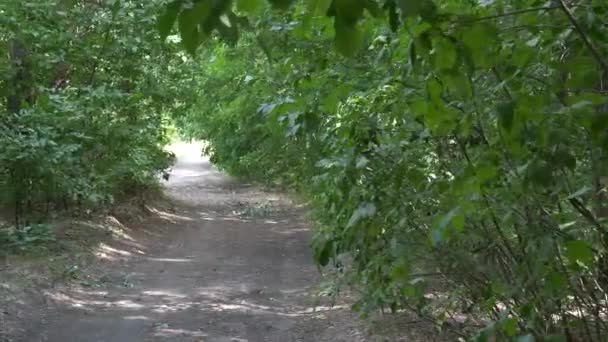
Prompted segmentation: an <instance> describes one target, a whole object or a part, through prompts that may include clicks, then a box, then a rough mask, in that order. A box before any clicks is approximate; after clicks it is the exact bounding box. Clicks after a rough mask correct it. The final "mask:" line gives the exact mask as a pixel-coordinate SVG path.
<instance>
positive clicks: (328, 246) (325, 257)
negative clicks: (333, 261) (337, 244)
mask: <svg viewBox="0 0 608 342" xmlns="http://www.w3.org/2000/svg"><path fill="white" fill-rule="evenodd" d="M333 249H334V244H333V241H332V240H328V241H325V242H324V243H323V244H322V245H321V246H317V248H316V249H315V254H314V259H315V262H316V263H318V264H319V265H321V266H327V264H329V260H330V258H331V257H332V254H333Z"/></svg>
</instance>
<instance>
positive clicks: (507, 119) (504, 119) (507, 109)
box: [497, 101, 515, 132]
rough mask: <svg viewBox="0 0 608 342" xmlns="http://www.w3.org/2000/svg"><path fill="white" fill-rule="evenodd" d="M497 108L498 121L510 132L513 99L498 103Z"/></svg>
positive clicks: (513, 115)
mask: <svg viewBox="0 0 608 342" xmlns="http://www.w3.org/2000/svg"><path fill="white" fill-rule="evenodd" d="M497 110H498V122H499V123H500V125H501V126H502V127H503V128H504V129H505V130H506V131H507V132H510V131H511V129H512V128H513V121H514V118H515V103H514V102H513V101H506V102H503V103H500V104H499V105H498V108H497Z"/></svg>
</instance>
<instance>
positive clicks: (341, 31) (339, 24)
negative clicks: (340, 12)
mask: <svg viewBox="0 0 608 342" xmlns="http://www.w3.org/2000/svg"><path fill="white" fill-rule="evenodd" d="M334 27H335V29H336V37H335V44H336V49H337V50H338V52H340V53H341V54H342V55H344V56H346V57H351V56H353V55H355V54H356V53H357V52H358V51H359V50H361V47H362V46H363V33H362V32H361V31H359V29H358V28H357V26H356V25H347V24H346V23H344V22H343V21H342V20H341V19H340V18H336V19H335V22H334Z"/></svg>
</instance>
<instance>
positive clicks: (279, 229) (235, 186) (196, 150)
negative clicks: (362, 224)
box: [28, 144, 367, 342]
mask: <svg viewBox="0 0 608 342" xmlns="http://www.w3.org/2000/svg"><path fill="white" fill-rule="evenodd" d="M200 147H201V146H200V145H197V144H181V145H176V149H175V151H176V155H177V157H178V162H177V164H176V166H175V167H174V170H173V171H172V174H171V178H170V180H169V182H167V184H166V193H167V194H168V195H169V197H170V198H171V201H172V202H173V203H174V210H170V211H166V212H161V211H159V212H158V213H157V214H158V215H157V218H154V219H151V221H152V222H148V223H147V224H146V226H145V229H144V230H143V231H146V232H149V234H152V235H150V237H149V238H148V239H147V241H140V240H137V242H133V241H132V243H131V245H132V246H133V245H136V246H139V247H138V249H141V250H142V251H141V254H140V255H137V253H131V252H126V251H119V250H117V249H116V248H107V255H106V256H108V255H115V256H116V257H124V258H123V259H122V260H121V261H116V262H106V263H103V264H104V265H105V266H104V265H102V266H101V267H102V269H101V270H100V271H99V272H102V273H104V274H106V275H104V278H105V279H109V280H108V284H107V285H105V286H103V287H98V288H91V287H74V286H72V287H68V288H64V289H61V290H58V291H55V293H49V298H51V299H50V300H49V313H48V314H47V315H46V319H45V321H46V322H45V323H44V328H42V329H40V330H41V331H39V332H36V334H34V335H35V336H30V337H29V339H28V341H48V342H63V341H74V342H85V341H86V342H89V341H90V342H137V341H205V342H244V341H248V342H265V341H268V342H274V341H276V342H289V341H311V342H312V341H364V340H367V339H366V338H365V337H364V335H363V333H362V332H361V331H360V330H358V328H357V320H356V319H354V318H353V317H354V316H353V314H351V313H350V312H349V311H348V309H347V308H343V307H340V306H336V307H330V306H322V305H315V296H314V293H315V286H316V285H317V284H318V281H319V274H318V271H317V270H316V268H315V266H314V265H313V261H312V257H311V251H310V247H309V243H310V235H311V232H310V230H309V227H308V225H307V224H306V221H305V220H304V217H303V210H302V209H299V208H297V207H296V206H294V205H293V204H292V203H291V202H289V200H288V199H286V198H285V197H284V196H281V195H276V194H269V193H267V192H264V191H262V190H260V189H258V188H255V187H253V186H248V185H246V184H242V183H239V182H236V181H235V180H233V179H231V178H230V177H228V176H226V175H224V174H222V173H220V172H218V171H216V170H215V169H214V168H213V167H212V166H211V165H210V163H209V161H207V160H205V159H202V158H201V157H200V151H201V149H200ZM260 204H263V205H260ZM239 211H240V212H239ZM243 212H245V213H249V214H243ZM154 235H156V236H154ZM144 240H145V239H144ZM138 244H140V245H141V246H140V245H138ZM111 252H114V253H113V254H112V253H111ZM326 305H327V304H326Z"/></svg>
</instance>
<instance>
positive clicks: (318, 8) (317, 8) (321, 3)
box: [244, 0, 333, 17]
mask: <svg viewBox="0 0 608 342" xmlns="http://www.w3.org/2000/svg"><path fill="white" fill-rule="evenodd" d="M244 1H246V0H244ZM332 1H333V0H310V1H309V2H308V12H309V13H310V14H311V15H313V16H315V17H317V16H324V15H325V14H326V13H327V10H328V9H329V6H330V5H331V3H332Z"/></svg>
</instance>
